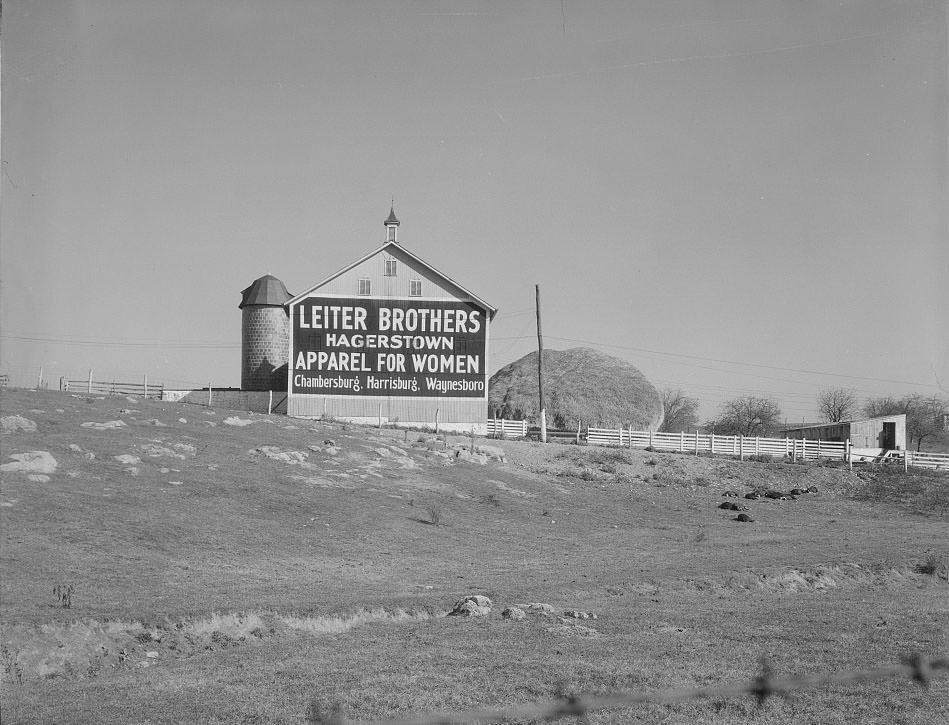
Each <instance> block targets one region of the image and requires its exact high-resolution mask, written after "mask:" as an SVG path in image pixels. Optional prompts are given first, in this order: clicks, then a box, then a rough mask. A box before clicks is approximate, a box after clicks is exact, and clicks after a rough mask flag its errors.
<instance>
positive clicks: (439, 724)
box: [307, 654, 949, 725]
mask: <svg viewBox="0 0 949 725" xmlns="http://www.w3.org/2000/svg"><path fill="white" fill-rule="evenodd" d="M941 671H949V658H947V657H926V656H925V655H921V654H914V655H911V656H909V657H906V658H904V659H903V661H902V662H901V663H900V664H893V665H886V666H884V667H878V668H875V669H872V670H843V671H838V672H823V673H819V674H814V675H804V676H800V677H776V676H774V672H773V670H772V669H771V667H770V665H769V664H768V663H767V662H766V661H763V662H762V669H761V674H760V675H758V676H757V677H755V678H754V679H753V680H750V681H748V682H741V683H736V684H731V685H728V684H726V685H718V686H715V687H695V688H682V687H679V688H672V689H668V690H660V691H658V692H652V693H641V692H621V693H614V694H607V695H571V696H568V697H566V698H562V699H559V700H548V701H541V702H532V703H526V704H523V705H513V706H511V707H506V708H493V709H475V710H461V711H456V712H433V713H417V714H412V715H406V716H404V717H400V718H394V719H389V720H376V721H373V722H371V723H369V725H447V724H449V723H470V722H499V721H504V720H521V719H531V720H556V719H558V718H562V717H569V716H573V717H577V718H580V719H581V720H583V719H585V718H586V716H587V715H589V714H590V713H591V712H592V711H594V710H608V709H614V708H619V707H628V706H630V705H638V704H643V703H647V702H651V703H666V704H668V703H676V702H686V701H689V700H698V699H703V698H711V697H738V696H741V695H751V696H753V697H754V698H755V699H756V700H757V702H758V706H759V707H760V706H761V705H763V704H764V703H765V701H767V700H768V698H770V697H774V696H775V695H783V694H785V693H787V692H793V691H796V690H806V689H809V688H814V687H820V686H822V685H841V684H849V683H855V682H863V681H867V680H882V679H886V678H889V677H905V678H909V679H911V680H913V681H914V682H916V683H918V684H919V685H921V686H923V687H928V686H929V683H930V681H931V680H932V678H933V676H934V675H936V674H938V673H939V672H941ZM307 720H308V721H309V722H312V723H322V724H323V725H351V724H353V723H356V722H357V721H355V720H347V719H346V718H345V716H344V713H343V712H342V709H341V707H340V705H339V704H336V705H333V706H332V707H331V708H330V710H329V711H328V712H319V711H318V709H317V711H316V712H311V713H309V714H308V716H307Z"/></svg>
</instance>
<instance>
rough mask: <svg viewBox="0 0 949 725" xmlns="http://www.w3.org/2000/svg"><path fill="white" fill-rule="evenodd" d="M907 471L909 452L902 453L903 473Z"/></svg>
mask: <svg viewBox="0 0 949 725" xmlns="http://www.w3.org/2000/svg"><path fill="white" fill-rule="evenodd" d="M908 470H909V451H903V473H906V472H907V471H908Z"/></svg>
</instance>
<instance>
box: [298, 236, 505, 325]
mask: <svg viewBox="0 0 949 725" xmlns="http://www.w3.org/2000/svg"><path fill="white" fill-rule="evenodd" d="M386 250H389V251H390V252H391V253H393V254H404V255H406V256H408V257H409V258H410V259H412V260H414V261H415V262H417V263H418V264H420V265H421V266H422V267H424V268H426V269H428V270H429V271H430V272H432V273H433V274H435V275H437V276H438V277H440V278H441V279H442V280H443V281H444V282H446V283H448V284H449V285H450V286H451V287H453V288H454V289H455V290H457V291H458V292H459V293H460V294H461V296H463V297H467V298H468V299H470V300H471V301H473V302H475V303H476V304H478V305H479V306H480V307H482V308H484V310H486V311H487V313H488V314H489V315H490V316H491V318H492V319H493V318H494V316H495V315H496V314H497V311H498V308H497V307H495V306H493V305H490V304H488V303H487V302H485V301H484V300H483V299H481V298H480V297H478V296H477V295H476V294H474V293H473V292H471V291H470V290H467V289H465V288H464V287H462V286H461V285H460V284H458V283H457V282H456V281H455V280H453V279H452V278H451V277H449V276H448V275H447V274H444V273H443V272H439V271H438V270H437V269H435V268H434V267H433V266H432V265H430V264H429V263H428V262H426V261H425V260H424V259H421V258H420V257H417V256H415V255H414V254H412V253H411V252H410V251H409V250H407V249H406V248H405V247H403V246H402V245H401V244H398V243H396V242H386V243H385V244H383V245H382V246H381V247H379V248H378V249H374V250H373V251H371V252H369V254H367V255H365V256H363V257H361V258H359V259H357V260H356V261H355V262H353V263H352V264H347V265H346V266H345V267H343V268H342V269H340V270H339V271H337V272H334V273H333V274H331V275H330V276H329V277H327V278H326V279H324V280H322V281H321V282H319V283H318V284H315V285H313V286H312V287H310V288H309V289H307V290H306V291H304V292H301V293H300V294H298V295H296V296H294V297H293V298H292V299H291V300H289V301H288V302H287V304H288V305H295V304H296V303H297V302H299V301H300V300H302V299H305V298H306V297H308V296H310V295H311V294H312V293H313V292H315V291H316V290H318V289H319V288H320V287H322V286H323V285H325V284H327V283H328V282H330V281H331V280H333V279H336V278H337V277H339V276H340V275H341V274H343V273H345V272H348V271H349V270H350V269H352V268H353V267H356V266H358V265H360V264H362V263H363V262H365V261H366V260H367V259H369V258H370V257H374V256H375V255H377V254H379V253H380V252H383V251H386Z"/></svg>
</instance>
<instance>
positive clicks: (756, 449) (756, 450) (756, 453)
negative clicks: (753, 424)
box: [755, 436, 760, 456]
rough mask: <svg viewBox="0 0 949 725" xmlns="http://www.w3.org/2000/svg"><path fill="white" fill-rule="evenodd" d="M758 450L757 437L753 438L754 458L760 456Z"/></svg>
mask: <svg viewBox="0 0 949 725" xmlns="http://www.w3.org/2000/svg"><path fill="white" fill-rule="evenodd" d="M758 450H759V448H758V436H755V455H756V456H758V455H760V453H758Z"/></svg>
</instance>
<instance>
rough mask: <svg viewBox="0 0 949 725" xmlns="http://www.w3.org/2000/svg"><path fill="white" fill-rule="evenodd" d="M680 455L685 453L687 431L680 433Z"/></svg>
mask: <svg viewBox="0 0 949 725" xmlns="http://www.w3.org/2000/svg"><path fill="white" fill-rule="evenodd" d="M679 453H685V431H684V430H680V431H679Z"/></svg>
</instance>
